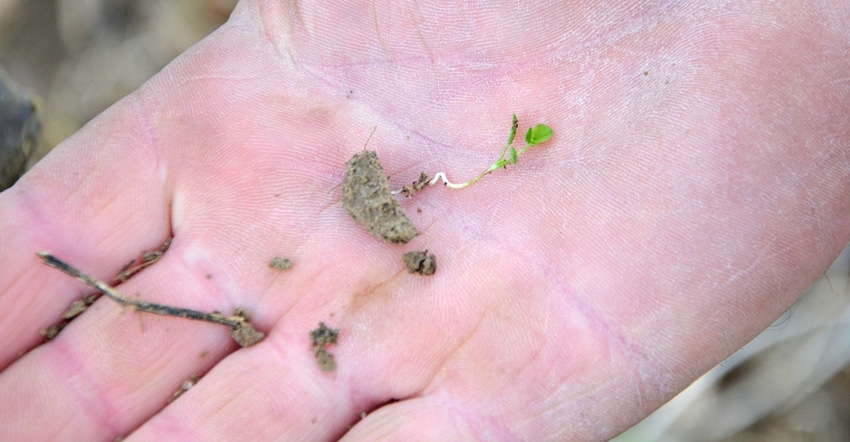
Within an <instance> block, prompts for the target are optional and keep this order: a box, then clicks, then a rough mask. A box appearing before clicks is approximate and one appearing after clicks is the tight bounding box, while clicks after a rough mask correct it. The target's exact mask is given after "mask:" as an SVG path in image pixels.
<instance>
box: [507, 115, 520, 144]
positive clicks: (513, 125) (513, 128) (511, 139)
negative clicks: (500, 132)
mask: <svg viewBox="0 0 850 442" xmlns="http://www.w3.org/2000/svg"><path fill="white" fill-rule="evenodd" d="M517 126H519V122H518V121H517V119H516V114H514V116H513V119H512V120H511V134H510V135H508V142H507V145H508V146H510V145H511V144H512V143H513V142H514V137H515V136H516V128H517Z"/></svg>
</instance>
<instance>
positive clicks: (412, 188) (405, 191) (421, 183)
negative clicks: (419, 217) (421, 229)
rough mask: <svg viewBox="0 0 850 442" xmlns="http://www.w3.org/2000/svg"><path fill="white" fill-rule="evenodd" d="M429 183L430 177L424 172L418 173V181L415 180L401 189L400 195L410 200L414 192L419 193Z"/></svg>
mask: <svg viewBox="0 0 850 442" xmlns="http://www.w3.org/2000/svg"><path fill="white" fill-rule="evenodd" d="M430 182H431V177H430V176H428V174H426V173H425V172H419V179H417V180H416V181H414V182H413V183H411V184H408V185H406V186H404V187H402V188H401V193H402V195H404V196H406V197H408V198H412V197H413V195H415V194H416V192H419V191H420V190H422V189H423V188H425V186H427V185H428V183H430ZM420 212H421V210H420Z"/></svg>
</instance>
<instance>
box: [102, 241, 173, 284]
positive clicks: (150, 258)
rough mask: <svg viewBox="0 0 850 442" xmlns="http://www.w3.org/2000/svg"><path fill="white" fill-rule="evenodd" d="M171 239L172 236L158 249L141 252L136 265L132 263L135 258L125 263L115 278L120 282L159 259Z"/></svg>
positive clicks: (134, 262)
mask: <svg viewBox="0 0 850 442" xmlns="http://www.w3.org/2000/svg"><path fill="white" fill-rule="evenodd" d="M172 239H174V238H168V239H167V240H165V242H164V243H163V244H162V245H161V246H159V248H158V249H155V250H148V251H146V252H144V253H143V254H142V259H141V262H140V263H139V264H138V265H133V264H136V260H135V259H134V260H132V261H130V262H129V263H127V265H125V266H124V268H122V269H121V270H120V271H119V272H118V275H117V276H116V278H117V279H118V280H119V281H121V282H125V281H127V280H128V279H130V277H131V276H133V275H135V274H136V273H138V272H139V271H140V270H142V269H143V268H145V267H147V266H149V265H151V264H153V263H155V262H157V261H159V259H160V258H162V255H164V254H165V251H166V250H168V247H170V246H171V240H172Z"/></svg>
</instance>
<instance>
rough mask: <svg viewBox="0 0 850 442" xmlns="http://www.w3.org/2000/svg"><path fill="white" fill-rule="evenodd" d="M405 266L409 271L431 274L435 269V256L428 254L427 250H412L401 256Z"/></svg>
mask: <svg viewBox="0 0 850 442" xmlns="http://www.w3.org/2000/svg"><path fill="white" fill-rule="evenodd" d="M401 260H402V261H404V265H405V267H407V270H408V271H409V272H410V273H418V274H420V275H433V274H434V272H436V271H437V257H436V256H434V254H433V253H432V254H430V255H429V254H428V250H427V249H426V250H421V251H420V250H414V251H412V252H407V253H405V254H404V255H402V256H401Z"/></svg>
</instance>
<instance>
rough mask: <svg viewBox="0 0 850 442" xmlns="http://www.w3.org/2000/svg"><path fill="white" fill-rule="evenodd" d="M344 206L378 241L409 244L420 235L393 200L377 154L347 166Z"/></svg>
mask: <svg viewBox="0 0 850 442" xmlns="http://www.w3.org/2000/svg"><path fill="white" fill-rule="evenodd" d="M342 206H343V207H345V210H347V211H348V213H350V214H351V216H352V217H353V218H354V219H355V220H356V221H357V222H358V223H359V224H360V225H361V226H363V227H364V228H365V229H366V230H368V231H370V232H372V234H373V235H375V236H377V237H378V238H381V239H385V240H387V241H390V242H393V243H397V244H406V243H407V242H408V241H410V240H411V239H413V238H414V237H415V236H416V235H418V234H419V232H418V231H417V230H416V227H414V226H413V223H412V222H410V219H408V218H407V216H406V215H405V214H404V211H403V210H402V208H401V206H400V205H399V204H398V201H396V200H395V198H394V197H393V194H392V191H391V190H390V180H389V179H388V178H387V175H386V174H385V173H384V168H383V167H381V162H380V161H379V160H378V154H377V153H375V151H371V150H364V151H361V152H358V153H357V154H355V155H354V156H353V157H351V159H350V160H348V162H347V163H345V178H344V179H343V181H342Z"/></svg>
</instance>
